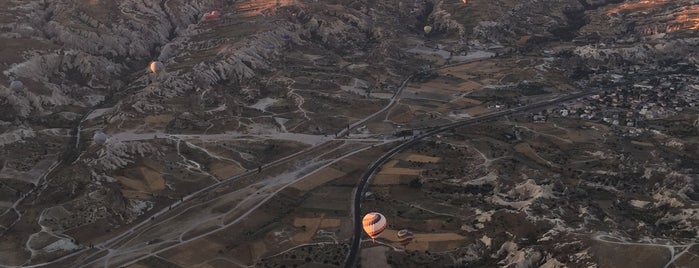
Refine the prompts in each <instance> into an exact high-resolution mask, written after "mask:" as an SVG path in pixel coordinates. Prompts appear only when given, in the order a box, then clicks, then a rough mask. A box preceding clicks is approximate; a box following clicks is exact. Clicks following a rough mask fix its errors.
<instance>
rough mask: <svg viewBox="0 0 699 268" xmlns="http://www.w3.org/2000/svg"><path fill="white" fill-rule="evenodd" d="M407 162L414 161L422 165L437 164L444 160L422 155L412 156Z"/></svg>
mask: <svg viewBox="0 0 699 268" xmlns="http://www.w3.org/2000/svg"><path fill="white" fill-rule="evenodd" d="M405 160H408V161H413V162H420V163H437V162H439V161H440V160H442V158H440V157H433V156H427V155H421V154H411V155H409V156H408V157H407V158H406V159H405Z"/></svg>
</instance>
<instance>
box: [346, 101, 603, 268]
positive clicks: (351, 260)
mask: <svg viewBox="0 0 699 268" xmlns="http://www.w3.org/2000/svg"><path fill="white" fill-rule="evenodd" d="M599 91H600V89H595V90H590V91H585V92H576V93H571V94H568V95H565V96H560V97H557V98H553V99H550V100H545V101H541V102H537V103H533V104H530V105H525V106H520V107H516V108H511V109H507V110H503V111H499V112H494V113H489V114H486V115H482V116H478V117H474V118H469V119H464V120H460V121H457V122H453V123H449V124H445V125H442V126H438V127H435V128H433V130H430V131H428V132H425V133H423V134H421V135H418V136H416V137H414V138H413V139H411V140H407V141H404V142H403V143H400V144H399V145H397V146H396V147H394V148H393V149H391V150H390V151H388V152H387V153H386V154H384V155H383V156H381V158H379V159H378V160H377V161H376V162H374V163H373V164H372V165H371V167H369V169H368V170H367V172H366V173H364V175H363V176H362V178H361V180H360V181H359V184H358V186H357V189H356V190H355V194H354V200H353V201H352V202H353V204H352V213H353V215H352V221H353V224H354V228H353V229H354V230H353V235H352V243H351V245H350V252H349V253H348V255H347V259H346V260H345V267H346V268H352V267H355V264H356V261H357V254H358V253H359V245H360V242H361V237H362V225H361V222H362V221H361V201H362V196H363V195H364V192H366V188H367V185H368V184H367V183H368V181H369V179H370V178H371V177H372V176H373V175H374V173H376V170H378V168H379V167H381V166H382V165H383V164H384V163H386V161H388V160H389V159H390V158H392V157H393V156H394V155H396V154H397V153H399V152H402V151H403V150H405V149H407V148H409V147H410V146H412V145H414V144H415V143H417V142H418V141H420V140H422V139H424V138H427V137H430V136H433V135H436V134H439V133H442V132H445V131H447V130H450V129H454V128H458V127H463V126H467V125H472V124H478V123H482V122H485V121H489V120H493V119H496V118H499V117H502V116H506V115H511V114H514V113H519V112H524V111H528V110H532V109H537V108H541V107H546V106H550V105H554V104H558V103H561V102H566V101H570V100H573V99H577V98H580V97H584V96H587V95H591V94H594V93H598V92H599Z"/></svg>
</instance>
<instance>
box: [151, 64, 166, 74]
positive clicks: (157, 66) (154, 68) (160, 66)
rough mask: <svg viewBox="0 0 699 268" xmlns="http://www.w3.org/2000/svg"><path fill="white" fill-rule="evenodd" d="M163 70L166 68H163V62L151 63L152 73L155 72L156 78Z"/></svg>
mask: <svg viewBox="0 0 699 268" xmlns="http://www.w3.org/2000/svg"><path fill="white" fill-rule="evenodd" d="M163 69H165V66H163V63H162V62H159V61H153V62H151V63H150V71H151V72H153V73H154V74H155V76H158V73H159V72H162V71H163Z"/></svg>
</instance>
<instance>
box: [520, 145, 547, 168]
mask: <svg viewBox="0 0 699 268" xmlns="http://www.w3.org/2000/svg"><path fill="white" fill-rule="evenodd" d="M515 151H517V152H518V153H521V154H524V155H525V156H526V157H527V158H529V159H531V160H533V161H535V162H537V163H539V164H542V165H549V161H546V159H543V158H541V157H540V156H539V155H538V154H537V153H536V152H535V151H534V149H533V148H532V147H531V146H530V145H529V143H526V142H523V143H519V144H517V145H515Z"/></svg>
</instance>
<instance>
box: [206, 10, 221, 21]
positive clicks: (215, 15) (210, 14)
mask: <svg viewBox="0 0 699 268" xmlns="http://www.w3.org/2000/svg"><path fill="white" fill-rule="evenodd" d="M220 15H221V14H219V13H218V11H216V10H214V11H211V12H207V13H205V14H204V21H210V20H217V19H218V17H219V16H220Z"/></svg>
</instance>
